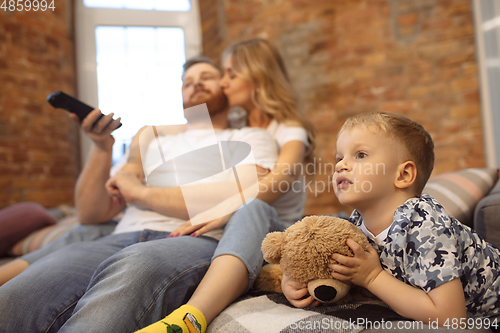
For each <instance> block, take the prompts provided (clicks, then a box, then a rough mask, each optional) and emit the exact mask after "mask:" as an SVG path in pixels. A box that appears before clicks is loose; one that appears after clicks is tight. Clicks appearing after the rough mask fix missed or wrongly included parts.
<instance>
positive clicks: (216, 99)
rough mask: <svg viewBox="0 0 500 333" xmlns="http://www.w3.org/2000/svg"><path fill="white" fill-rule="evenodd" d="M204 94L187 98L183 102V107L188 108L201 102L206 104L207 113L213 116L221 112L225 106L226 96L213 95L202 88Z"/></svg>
mask: <svg viewBox="0 0 500 333" xmlns="http://www.w3.org/2000/svg"><path fill="white" fill-rule="evenodd" d="M204 92H205V96H203V98H196V99H194V100H193V99H192V98H191V99H189V101H188V102H186V103H184V109H187V108H190V107H192V106H196V105H200V104H203V103H206V104H207V109H208V113H209V114H210V115H211V116H213V115H216V114H218V113H220V112H223V111H225V110H226V108H227V98H226V96H225V95H224V94H222V93H221V94H218V95H214V94H212V93H210V92H208V91H206V90H204Z"/></svg>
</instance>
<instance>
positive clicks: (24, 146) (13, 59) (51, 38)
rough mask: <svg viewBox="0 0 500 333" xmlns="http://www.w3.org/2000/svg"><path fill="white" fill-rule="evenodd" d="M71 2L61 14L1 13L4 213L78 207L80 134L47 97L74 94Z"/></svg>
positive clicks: (0, 198) (0, 184) (60, 5)
mask: <svg viewBox="0 0 500 333" xmlns="http://www.w3.org/2000/svg"><path fill="white" fill-rule="evenodd" d="M67 3H70V1H55V7H56V9H55V11H53V12H52V10H47V11H45V12H42V11H37V12H34V11H30V12H27V11H23V12H9V11H4V10H3V9H1V10H0V87H1V88H0V208H2V207H5V206H8V205H11V204H14V203H17V202H22V201H35V202H38V203H40V204H42V205H44V206H45V207H54V206H57V205H60V204H72V203H73V188H74V185H75V180H76V176H77V173H78V171H79V170H78V168H79V167H78V166H79V157H78V149H79V148H78V147H79V144H78V135H77V134H78V132H77V128H76V126H75V125H74V124H73V123H71V122H70V119H69V118H68V116H67V114H66V112H65V111H63V110H55V109H53V108H52V107H51V106H50V105H49V104H48V103H47V102H46V100H45V99H46V96H47V95H48V94H49V93H51V92H53V91H55V90H64V91H66V92H68V93H70V94H74V92H75V71H74V60H73V57H74V54H73V47H74V42H73V37H72V31H71V28H70V27H71V25H72V23H71V21H72V18H71V14H70V13H71V10H70V8H68V5H67Z"/></svg>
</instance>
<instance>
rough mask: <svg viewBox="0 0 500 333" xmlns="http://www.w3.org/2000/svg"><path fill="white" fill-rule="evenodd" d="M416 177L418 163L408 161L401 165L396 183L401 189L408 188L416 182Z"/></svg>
mask: <svg viewBox="0 0 500 333" xmlns="http://www.w3.org/2000/svg"><path fill="white" fill-rule="evenodd" d="M415 179H417V165H416V164H415V162H413V161H406V162H404V163H401V164H400V165H399V168H398V173H397V177H396V181H395V182H394V185H396V187H397V188H399V189H404V188H408V187H410V186H412V185H413V184H414V183H415Z"/></svg>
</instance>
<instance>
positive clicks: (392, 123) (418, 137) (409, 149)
mask: <svg viewBox="0 0 500 333" xmlns="http://www.w3.org/2000/svg"><path fill="white" fill-rule="evenodd" d="M359 125H364V126H366V128H367V129H368V130H369V131H370V132H372V133H374V134H378V133H383V134H386V135H388V136H390V137H392V138H394V139H396V140H397V141H398V142H399V143H400V144H402V145H403V147H404V149H405V150H406V151H405V152H403V153H404V154H403V155H404V158H405V159H407V160H410V161H413V162H414V163H415V165H416V166H417V178H416V180H415V190H416V194H417V195H418V196H420V195H421V194H422V190H423V189H424V186H425V184H426V183H427V180H429V177H430V176H431V173H432V169H433V168H434V143H433V142H432V138H431V136H430V134H429V133H428V132H427V131H426V130H425V129H424V127H423V126H422V125H420V124H419V123H417V122H415V121H413V120H411V119H409V118H407V117H405V116H402V115H400V114H396V113H390V112H370V113H363V114H360V115H357V116H354V117H351V118H349V119H347V120H346V122H345V123H344V125H342V128H341V129H340V131H339V135H340V134H341V133H342V132H344V131H347V130H350V129H353V128H354V127H357V126H359Z"/></svg>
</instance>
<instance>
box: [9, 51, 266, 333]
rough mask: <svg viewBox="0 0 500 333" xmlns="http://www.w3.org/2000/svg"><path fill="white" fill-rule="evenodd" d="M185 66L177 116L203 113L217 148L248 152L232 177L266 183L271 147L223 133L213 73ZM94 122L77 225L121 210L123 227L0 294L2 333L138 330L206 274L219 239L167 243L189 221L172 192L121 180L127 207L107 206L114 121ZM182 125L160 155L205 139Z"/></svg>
mask: <svg viewBox="0 0 500 333" xmlns="http://www.w3.org/2000/svg"><path fill="white" fill-rule="evenodd" d="M186 65H187V66H185V73H184V76H183V78H184V81H185V83H188V84H189V86H188V87H185V86H186V84H185V85H184V88H183V101H184V104H185V107H190V106H193V105H197V104H200V103H206V104H207V107H208V110H209V113H210V120H211V122H212V125H213V129H214V130H215V131H216V133H217V138H218V140H220V141H230V140H237V141H245V142H247V143H249V144H250V145H251V146H252V150H253V153H254V156H255V161H256V163H255V165H242V166H240V168H254V170H255V168H257V171H258V172H259V174H261V175H263V174H265V173H266V172H267V171H268V170H269V169H270V168H271V166H272V163H274V161H275V159H276V152H275V150H274V147H273V146H272V145H269V140H271V139H270V137H269V136H268V135H267V133H266V132H265V131H264V130H258V129H248V128H247V129H244V130H242V131H239V130H226V127H227V111H228V110H227V107H226V103H225V97H224V96H223V95H222V92H221V90H220V86H219V79H220V76H221V74H220V71H219V70H218V69H217V68H216V67H215V66H213V65H212V64H210V63H209V62H207V61H206V60H204V61H201V62H194V63H189V62H188V63H187V64H186ZM191 85H192V86H191ZM190 87H192V88H190ZM99 114H100V111H98V110H94V111H93V112H92V113H90V114H89V115H88V116H87V118H85V119H84V120H83V122H82V124H81V126H82V129H83V131H84V132H85V134H86V135H88V136H89V137H90V138H91V139H92V140H93V142H94V145H93V147H92V149H91V151H90V154H89V157H88V160H87V163H86V165H85V167H84V169H83V171H82V173H81V175H80V177H79V179H78V182H77V187H76V193H75V203H76V207H77V212H78V218H79V220H80V221H81V223H85V224H96V223H104V222H106V221H108V220H109V219H111V218H112V217H114V216H115V215H116V214H117V213H118V212H120V211H121V210H123V209H124V208H125V207H126V204H128V207H127V209H126V211H125V214H124V217H123V219H122V220H121V221H120V223H119V225H118V227H117V230H116V231H115V234H113V235H110V236H107V237H103V238H100V239H98V240H96V241H93V242H81V243H75V244H71V245H69V246H66V247H64V248H62V249H61V250H59V251H56V252H54V253H52V254H50V255H47V256H46V257H44V258H42V259H40V260H38V261H36V262H34V263H33V264H32V265H31V266H30V267H28V268H27V269H26V270H25V271H24V272H23V273H22V274H20V275H19V276H18V277H16V278H14V279H12V280H10V281H9V282H7V283H6V284H5V285H3V286H2V287H0V313H2V316H1V318H0V327H2V328H3V329H5V330H6V331H8V332H11V331H21V332H38V331H40V332H41V331H44V332H45V331H48V332H55V331H58V330H59V328H61V327H62V328H61V331H63V332H64V331H65V332H106V331H127V330H130V329H131V328H132V329H134V328H139V327H144V326H147V325H148V324H150V323H152V322H154V321H156V320H158V319H159V318H162V317H163V316H165V314H166V313H168V312H170V311H172V310H173V309H175V308H177V307H178V306H180V305H181V304H182V303H183V302H184V301H185V300H187V298H189V296H190V294H191V293H192V292H193V291H194V289H195V288H196V286H197V285H198V283H199V281H200V280H201V278H202V277H203V275H204V274H205V272H206V270H207V269H208V266H209V265H210V260H211V257H212V254H213V252H214V250H215V248H216V246H217V238H211V237H197V238H194V237H176V238H170V239H166V236H167V235H169V231H172V230H174V229H175V228H176V227H177V226H178V225H179V221H182V222H183V221H185V219H186V218H187V217H188V215H187V209H186V205H185V203H184V201H183V200H182V196H179V189H178V188H166V189H162V188H152V187H147V186H144V185H143V184H142V183H141V182H140V180H139V179H138V177H137V176H136V175H135V174H133V173H130V172H127V171H121V172H118V173H117V174H116V175H115V177H114V180H113V186H114V187H116V188H117V189H118V190H119V192H120V195H121V196H122V197H123V199H124V201H125V202H119V201H117V200H114V198H112V197H110V196H109V194H108V192H107V190H106V187H105V184H106V182H107V181H108V178H109V170H110V167H111V155H112V145H113V142H114V139H113V138H112V137H111V135H110V133H111V132H112V131H113V130H114V129H116V127H117V126H118V122H119V119H117V120H113V119H112V116H113V115H112V114H110V115H108V116H105V117H103V118H102V119H101V120H100V121H99V122H98V123H97V124H96V125H95V126H92V124H93V123H94V121H95V120H97V118H98V117H99ZM189 125H190V124H189V123H188V129H187V131H186V132H185V133H182V134H179V135H177V136H171V137H167V138H165V140H166V141H163V144H164V145H162V146H163V147H169V148H171V149H174V148H175V147H176V145H179V146H180V145H184V144H185V145H188V146H189V144H187V143H186V142H191V141H190V140H193V141H196V140H197V139H199V137H200V136H201V137H203V136H204V135H206V133H205V132H206V131H207V130H205V129H202V130H200V129H197V130H194V131H193V130H191V129H190V128H189ZM208 131H212V129H209V130H208ZM200 133H201V134H200ZM204 133H205V134H204ZM179 219H181V220H179ZM95 304H97V305H98V306H95ZM68 319H69V320H68ZM64 323H66V325H64ZM63 325H64V326H63Z"/></svg>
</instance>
